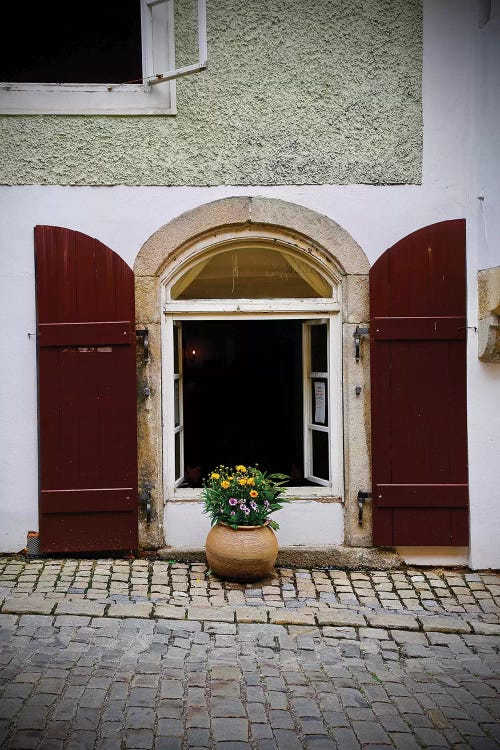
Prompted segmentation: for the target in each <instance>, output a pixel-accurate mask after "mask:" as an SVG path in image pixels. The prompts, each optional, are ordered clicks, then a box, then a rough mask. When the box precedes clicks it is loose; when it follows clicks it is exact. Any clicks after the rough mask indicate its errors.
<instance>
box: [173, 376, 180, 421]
mask: <svg viewBox="0 0 500 750" xmlns="http://www.w3.org/2000/svg"><path fill="white" fill-rule="evenodd" d="M174 415H175V426H176V427H178V426H179V425H180V405H179V381H178V380H174Z"/></svg>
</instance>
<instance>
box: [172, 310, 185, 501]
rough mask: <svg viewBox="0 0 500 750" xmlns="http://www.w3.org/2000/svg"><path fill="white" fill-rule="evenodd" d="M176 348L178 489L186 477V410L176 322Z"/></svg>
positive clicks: (180, 331) (175, 479) (180, 345)
mask: <svg viewBox="0 0 500 750" xmlns="http://www.w3.org/2000/svg"><path fill="white" fill-rule="evenodd" d="M173 346H174V452H175V463H174V466H175V473H174V482H175V486H176V487H178V486H179V484H180V483H181V482H182V479H183V477H184V424H183V422H184V419H183V414H184V409H183V381H182V366H183V362H182V325H181V323H179V322H177V321H175V322H174V326H173Z"/></svg>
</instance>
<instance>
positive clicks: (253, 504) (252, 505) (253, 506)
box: [250, 500, 257, 510]
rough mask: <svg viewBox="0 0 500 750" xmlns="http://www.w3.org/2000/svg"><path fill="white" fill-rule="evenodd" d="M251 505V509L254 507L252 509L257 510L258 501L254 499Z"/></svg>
mask: <svg viewBox="0 0 500 750" xmlns="http://www.w3.org/2000/svg"><path fill="white" fill-rule="evenodd" d="M250 507H251V509H252V510H257V503H255V502H254V501H253V500H252V502H251V503H250Z"/></svg>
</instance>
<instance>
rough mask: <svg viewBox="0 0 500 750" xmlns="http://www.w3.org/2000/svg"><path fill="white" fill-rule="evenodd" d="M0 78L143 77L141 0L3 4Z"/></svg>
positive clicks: (86, 79)
mask: <svg viewBox="0 0 500 750" xmlns="http://www.w3.org/2000/svg"><path fill="white" fill-rule="evenodd" d="M2 26H3V29H4V34H3V39H2V45H1V47H0V81H14V82H19V83H30V82H31V83H44V82H45V83H126V82H130V81H141V80H142V51H141V14H140V5H139V0H120V2H119V3H117V2H103V0H85V2H84V3H80V4H74V3H70V2H68V0H50V2H41V1H40V0H23V2H22V3H18V2H7V3H3V4H2Z"/></svg>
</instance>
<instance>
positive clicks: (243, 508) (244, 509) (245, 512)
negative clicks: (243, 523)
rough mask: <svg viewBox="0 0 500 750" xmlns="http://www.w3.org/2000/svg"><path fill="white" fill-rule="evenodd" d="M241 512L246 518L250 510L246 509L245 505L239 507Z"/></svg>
mask: <svg viewBox="0 0 500 750" xmlns="http://www.w3.org/2000/svg"><path fill="white" fill-rule="evenodd" d="M241 510H242V511H243V513H244V514H245V515H246V516H248V514H249V513H250V508H247V506H246V505H242V506H241Z"/></svg>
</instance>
